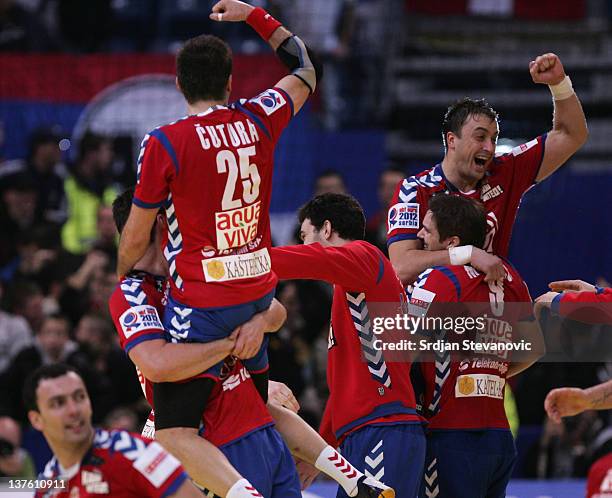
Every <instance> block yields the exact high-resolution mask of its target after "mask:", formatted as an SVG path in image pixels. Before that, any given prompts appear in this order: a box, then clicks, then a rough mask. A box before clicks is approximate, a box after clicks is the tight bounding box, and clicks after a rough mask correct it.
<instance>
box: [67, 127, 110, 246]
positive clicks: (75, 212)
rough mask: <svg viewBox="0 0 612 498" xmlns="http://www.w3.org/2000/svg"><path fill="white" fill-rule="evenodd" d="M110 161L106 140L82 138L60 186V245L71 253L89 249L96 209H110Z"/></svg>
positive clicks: (94, 228) (88, 134) (93, 231)
mask: <svg viewBox="0 0 612 498" xmlns="http://www.w3.org/2000/svg"><path fill="white" fill-rule="evenodd" d="M113 157H114V152H113V148H112V144H111V141H110V139H108V138H105V137H101V136H98V135H94V134H92V133H87V134H85V136H84V137H83V139H82V140H81V144H80V147H79V154H78V159H77V161H76V163H75V164H74V167H73V168H72V174H71V175H70V176H69V177H68V178H67V179H66V181H65V183H64V189H65V191H66V199H67V203H68V221H66V223H65V224H64V226H63V228H62V244H63V246H64V249H66V250H67V251H69V252H71V253H74V254H84V253H86V252H87V251H88V250H89V249H90V248H91V247H92V245H93V244H94V242H95V239H96V235H97V216H98V209H99V207H100V205H104V204H106V205H110V204H111V203H112V201H113V199H114V198H115V197H116V196H117V190H116V188H115V187H114V186H113V185H112V171H111V166H112V163H113Z"/></svg>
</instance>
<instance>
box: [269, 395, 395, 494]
mask: <svg viewBox="0 0 612 498" xmlns="http://www.w3.org/2000/svg"><path fill="white" fill-rule="evenodd" d="M268 410H269V412H270V415H272V417H273V418H274V423H275V424H276V430H278V432H280V434H281V436H283V439H284V440H285V443H286V444H287V446H288V447H289V449H290V450H291V453H292V454H293V455H294V456H296V457H298V458H299V459H301V460H304V461H305V462H307V463H309V464H311V465H314V466H315V467H316V468H317V469H318V470H320V471H321V472H323V473H324V474H326V475H328V476H329V477H331V478H332V479H333V480H334V481H336V482H337V483H338V484H339V485H340V486H342V488H343V489H344V491H346V494H348V495H349V496H351V497H356V498H394V497H395V491H394V490H393V489H391V488H389V487H388V486H386V485H384V484H382V483H380V482H378V481H376V480H375V479H372V478H370V477H366V476H365V475H364V474H363V473H362V472H360V471H359V470H357V469H356V468H355V467H353V466H352V465H351V463H350V462H348V461H347V460H346V459H345V458H344V457H342V456H341V455H340V453H338V452H337V451H336V450H335V449H334V448H332V447H331V446H329V445H328V444H327V443H326V442H325V440H324V439H323V438H322V437H321V436H320V435H319V434H318V433H317V432H316V431H315V430H314V429H313V428H312V427H310V426H309V425H308V424H307V423H306V422H305V421H304V420H303V419H302V418H301V417H300V416H299V415H297V414H296V413H294V412H292V411H291V410H288V409H287V408H284V407H282V406H279V405H277V404H275V403H268Z"/></svg>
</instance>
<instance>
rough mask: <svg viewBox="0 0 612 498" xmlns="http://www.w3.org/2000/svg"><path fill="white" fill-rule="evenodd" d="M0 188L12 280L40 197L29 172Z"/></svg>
mask: <svg viewBox="0 0 612 498" xmlns="http://www.w3.org/2000/svg"><path fill="white" fill-rule="evenodd" d="M0 1H1V0H0ZM0 189H1V190H0V194H1V196H2V197H1V199H0V201H1V202H0V240H1V241H2V243H1V244H0V274H1V275H2V277H1V278H2V279H3V280H5V281H9V280H11V279H12V278H13V275H14V273H15V271H16V270H17V267H18V266H19V260H18V258H17V256H18V252H17V242H18V240H19V238H20V237H21V236H23V235H24V234H26V233H27V232H28V231H30V230H32V228H33V227H34V226H35V225H36V210H37V209H38V196H37V187H36V184H35V183H34V181H33V179H32V178H30V176H29V175H28V174H27V173H26V172H16V173H12V174H10V175H7V176H4V177H3V178H2V182H1V185H0Z"/></svg>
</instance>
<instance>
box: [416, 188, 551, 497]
mask: <svg viewBox="0 0 612 498" xmlns="http://www.w3.org/2000/svg"><path fill="white" fill-rule="evenodd" d="M486 232H487V222H486V216H485V212H484V209H483V208H482V205H481V204H479V203H478V202H476V201H474V200H472V199H469V198H466V197H463V196H458V195H445V194H438V195H436V196H434V197H432V198H431V199H430V201H429V210H428V211H427V213H426V214H425V218H424V220H423V228H422V229H421V230H420V231H419V238H421V239H422V241H423V244H424V247H425V250H426V251H441V250H448V249H449V248H454V247H459V246H461V245H468V244H469V245H473V246H474V247H475V248H476V247H478V248H482V247H483V245H484V243H485V238H486ZM503 265H504V271H505V277H504V279H502V280H499V281H497V282H486V281H485V275H484V274H483V273H480V272H478V271H476V270H475V269H474V268H473V267H471V266H468V265H466V266H463V265H442V266H434V267H433V268H430V269H427V270H425V271H424V272H423V273H422V274H421V275H420V276H419V277H418V278H417V280H416V282H415V285H414V289H413V291H412V295H411V299H410V309H411V310H419V311H421V312H422V313H423V314H426V315H428V316H460V317H465V316H473V317H474V316H478V317H483V316H485V317H490V318H487V322H486V324H487V325H486V326H485V327H484V330H480V331H478V334H477V335H475V336H473V335H471V337H472V339H471V340H473V341H474V342H477V343H479V344H480V345H481V346H482V345H483V344H484V343H489V344H490V343H491V342H495V343H496V344H497V343H498V342H499V341H506V340H507V341H513V342H514V343H520V341H521V339H523V340H525V341H526V342H528V343H529V344H530V348H531V351H530V352H528V353H521V355H520V356H518V355H517V354H515V355H514V361H513V360H512V358H511V357H510V356H508V355H507V354H506V352H505V351H503V350H502V351H501V352H500V354H499V355H494V356H490V355H489V356H487V355H486V353H482V355H478V353H475V354H473V353H472V352H473V351H477V349H476V348H474V349H472V350H471V351H465V352H464V353H465V354H460V353H455V352H441V353H436V355H435V357H434V358H427V357H426V358H423V360H422V361H421V362H419V363H418V364H415V369H416V372H413V373H416V375H413V379H416V378H419V375H418V373H419V372H420V373H421V375H422V377H421V380H422V382H419V381H416V380H415V382H414V385H415V390H416V391H417V392H421V391H424V393H423V398H422V399H421V400H420V401H421V404H422V407H423V413H424V414H425V416H426V417H427V418H428V420H429V424H428V435H427V457H426V460H425V474H424V480H423V489H422V493H421V494H422V496H439V498H450V497H452V498H501V497H504V496H506V495H505V490H506V486H507V484H508V481H509V479H510V476H511V474H512V470H513V468H514V463H515V460H516V450H515V447H514V440H513V438H512V434H511V432H510V428H509V425H508V419H507V417H506V412H505V410H504V386H505V383H506V378H507V377H511V376H512V375H516V374H517V373H519V372H521V371H522V370H524V369H526V368H528V367H529V366H530V365H531V364H532V363H533V362H535V361H536V360H537V359H538V358H539V357H540V356H541V355H542V354H543V350H544V341H543V338H542V333H541V331H540V328H539V326H538V323H537V322H536V321H535V320H534V318H533V312H532V305H531V297H530V295H529V291H528V289H527V285H526V284H525V282H524V281H523V279H522V278H521V276H520V275H519V274H518V273H517V271H516V270H515V269H514V268H513V267H512V265H510V263H508V262H507V261H504V263H503ZM440 303H464V305H461V310H459V309H457V308H456V306H457V305H455V306H452V305H448V304H446V305H441V304H440ZM521 303H523V304H521ZM470 313H473V315H470ZM501 331H504V334H501V335H502V336H503V338H502V339H499V337H500V335H498V333H500V332H501ZM464 334H465V335H468V334H467V333H465V332H464ZM457 337H463V334H461V335H459V336H457ZM498 339H499V341H498ZM440 340H446V341H450V337H446V338H444V337H442V336H441V337H440ZM462 340H463V339H461V341H462ZM461 341H460V342H461ZM413 370H414V369H413Z"/></svg>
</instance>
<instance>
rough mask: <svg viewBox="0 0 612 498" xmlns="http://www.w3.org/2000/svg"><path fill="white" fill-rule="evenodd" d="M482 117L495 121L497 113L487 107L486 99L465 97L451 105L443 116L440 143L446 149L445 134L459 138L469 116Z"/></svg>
mask: <svg viewBox="0 0 612 498" xmlns="http://www.w3.org/2000/svg"><path fill="white" fill-rule="evenodd" d="M478 115H483V116H486V117H488V118H489V119H491V120H494V121H497V119H498V114H497V112H496V111H495V110H494V109H493V108H492V107H491V106H490V105H489V103H488V102H487V101H486V99H477V100H474V99H471V98H469V97H465V98H464V99H461V100H458V101H457V102H455V103H454V104H453V105H451V106H450V107H449V108H448V109H447V110H446V114H444V121H442V142H443V143H444V147H445V148H446V145H447V144H446V134H447V133H448V132H449V131H452V132H453V133H454V134H455V135H457V136H458V137H461V128H462V127H463V125H464V124H465V122H466V121H467V119H468V118H469V117H470V116H478Z"/></svg>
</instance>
